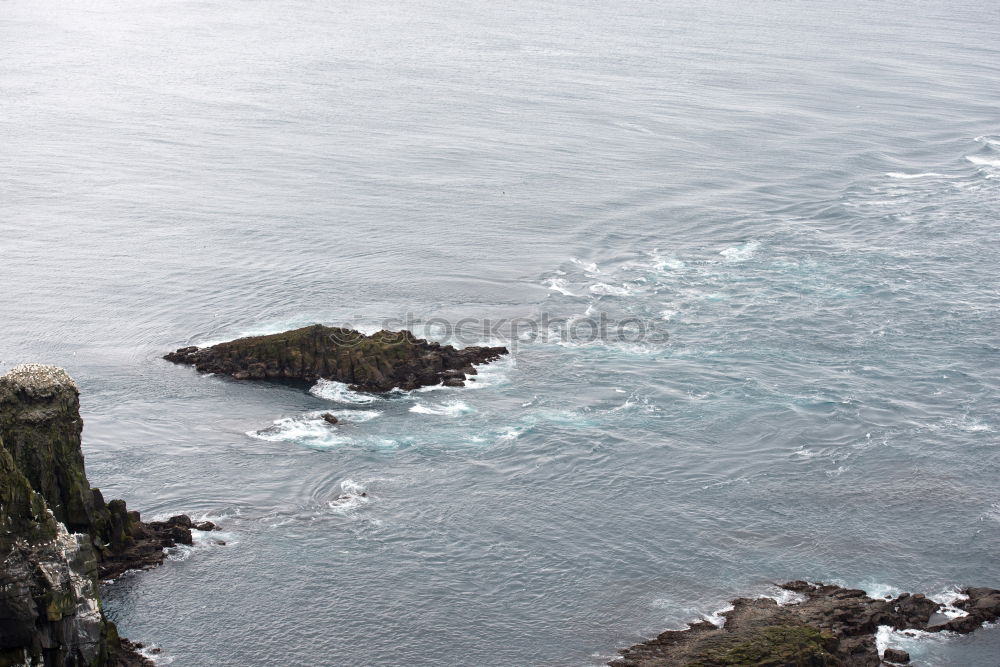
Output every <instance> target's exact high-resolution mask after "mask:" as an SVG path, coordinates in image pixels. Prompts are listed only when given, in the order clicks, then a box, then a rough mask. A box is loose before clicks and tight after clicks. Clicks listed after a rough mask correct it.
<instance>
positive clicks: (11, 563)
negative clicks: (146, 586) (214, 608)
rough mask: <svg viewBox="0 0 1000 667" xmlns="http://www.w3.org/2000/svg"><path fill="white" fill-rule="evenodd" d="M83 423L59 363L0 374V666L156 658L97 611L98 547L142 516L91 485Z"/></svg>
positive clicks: (122, 665) (125, 664) (133, 663)
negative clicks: (145, 653) (141, 650)
mask: <svg viewBox="0 0 1000 667" xmlns="http://www.w3.org/2000/svg"><path fill="white" fill-rule="evenodd" d="M81 428H82V422H81V420H80V413H79V392H78V390H77V387H76V384H75V383H74V382H73V380H72V379H71V378H70V377H69V376H68V375H67V374H66V373H65V372H64V371H63V370H61V369H58V368H54V367H51V366H39V365H34V364H31V365H24V366H18V367H16V368H15V369H13V370H12V371H10V372H9V373H7V374H6V375H4V376H2V377H0V630H2V632H0V667H12V666H13V665H18V666H21V665H32V666H34V665H45V666H47V667H48V666H53V667H139V666H143V667H150V666H151V665H152V663H151V662H150V661H148V660H146V659H145V658H143V657H142V656H141V655H139V654H138V653H137V652H136V651H135V650H134V648H133V647H132V645H131V644H129V643H128V642H127V641H126V640H123V639H121V638H120V637H119V636H118V632H117V629H116V628H115V626H114V624H113V623H111V622H110V621H108V620H107V619H106V618H105V617H104V614H103V612H102V611H101V605H100V598H99V595H98V573H99V571H100V569H101V566H102V559H101V554H102V553H104V551H105V550H106V549H113V543H117V544H119V545H121V544H122V543H123V542H124V541H125V540H126V539H127V535H128V534H130V533H131V532H133V531H134V530H135V529H136V524H138V523H139V522H138V517H137V516H133V513H129V512H128V511H127V510H126V509H125V504H124V502H123V501H112V503H111V504H110V506H106V505H105V504H104V500H103V498H101V495H100V492H99V491H97V490H96V489H93V490H92V489H91V488H90V484H89V483H88V481H87V475H86V472H85V470H84V465H83V452H82V450H81V448H80V431H81ZM113 532H114V533H116V535H118V537H116V538H115V539H113V540H112V539H111V536H112V533H113ZM95 545H99V546H101V550H98V549H96V548H95ZM105 545H106V546H105ZM157 548H158V549H159V546H158V545H157ZM160 551H161V552H162V549H160Z"/></svg>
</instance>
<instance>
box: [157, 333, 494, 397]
mask: <svg viewBox="0 0 1000 667" xmlns="http://www.w3.org/2000/svg"><path fill="white" fill-rule="evenodd" d="M507 352H508V351H507V348H505V347H466V348H462V349H456V348H454V347H452V346H451V345H442V344H440V343H433V342H429V341H426V340H424V339H422V338H417V337H415V336H414V335H413V334H412V333H410V332H409V331H379V332H377V333H374V334H372V335H370V336H367V335H365V334H363V333H360V332H358V331H354V330H353V329H342V328H338V327H326V326H323V325H321V324H314V325H312V326H308V327H304V328H302V329H295V330H293V331H286V332H284V333H278V334H272V335H269V336H252V337H249V338H239V339H237V340H233V341H229V342H227V343H219V344H218V345H213V346H211V347H206V348H198V347H184V348H181V349H179V350H177V351H176V352H171V353H170V354H167V355H166V356H165V357H164V359H167V360H168V361H173V362H175V363H180V364H190V365H193V366H194V367H195V368H196V369H198V370H199V371H201V372H203V373H218V374H221V375H229V376H231V377H234V378H236V379H238V380H247V379H253V380H263V379H272V380H275V379H294V380H304V381H306V382H315V381H316V380H318V379H320V378H323V379H326V380H336V381H338V382H345V383H347V384H348V385H350V387H351V389H354V390H356V391H370V392H386V391H390V390H392V389H396V388H399V389H407V390H408V389H416V388H417V387H423V386H427V385H434V384H441V383H442V382H445V383H446V384H449V385H451V386H461V383H462V382H463V381H464V380H465V379H466V375H469V374H474V373H475V367H474V366H473V364H485V363H488V362H490V361H494V360H496V359H498V358H500V357H501V356H502V355H504V354H507ZM470 369H471V371H470Z"/></svg>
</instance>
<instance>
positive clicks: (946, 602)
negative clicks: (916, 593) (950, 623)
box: [927, 587, 969, 618]
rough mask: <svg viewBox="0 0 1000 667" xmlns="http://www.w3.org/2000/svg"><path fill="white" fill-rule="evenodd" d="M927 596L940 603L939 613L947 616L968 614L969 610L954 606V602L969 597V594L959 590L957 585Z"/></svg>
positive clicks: (955, 616) (958, 616) (954, 616)
mask: <svg viewBox="0 0 1000 667" xmlns="http://www.w3.org/2000/svg"><path fill="white" fill-rule="evenodd" d="M927 597H929V598H930V599H931V600H934V601H935V602H937V603H938V604H940V605H942V609H941V613H942V614H944V615H945V616H947V617H948V618H961V617H963V616H968V615H969V612H967V611H965V610H964V609H959V608H958V607H956V606H955V603H956V602H961V601H963V600H968V599H969V596H968V595H965V594H964V593H962V592H961V591H959V590H958V588H957V587H954V588H950V589H948V590H946V591H942V592H940V593H935V594H934V595H928V596H927Z"/></svg>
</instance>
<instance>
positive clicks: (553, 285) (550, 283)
mask: <svg viewBox="0 0 1000 667" xmlns="http://www.w3.org/2000/svg"><path fill="white" fill-rule="evenodd" d="M543 284H544V285H545V286H546V287H548V288H549V289H550V290H552V291H553V292H559V293H560V294H565V295H566V296H576V294H574V293H573V292H571V291H569V287H567V282H566V279H565V278H546V279H545V280H544V281H543Z"/></svg>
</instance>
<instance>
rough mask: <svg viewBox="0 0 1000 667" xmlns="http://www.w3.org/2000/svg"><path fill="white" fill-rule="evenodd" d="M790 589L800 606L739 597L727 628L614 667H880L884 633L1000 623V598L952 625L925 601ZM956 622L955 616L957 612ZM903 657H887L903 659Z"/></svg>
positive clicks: (662, 638) (971, 603) (703, 628)
mask: <svg viewBox="0 0 1000 667" xmlns="http://www.w3.org/2000/svg"><path fill="white" fill-rule="evenodd" d="M782 588H784V589H786V590H789V591H793V592H795V593H798V594H800V595H801V597H802V599H801V600H800V601H799V602H796V603H793V604H786V605H779V604H778V603H777V602H775V601H774V600H772V599H770V598H739V599H737V600H734V601H733V608H732V610H730V611H727V612H724V613H723V614H722V617H723V618H724V619H725V622H724V624H723V625H722V627H719V626H716V625H714V624H712V623H709V622H707V621H701V622H698V623H695V624H693V625H691V626H690V627H688V628H687V629H686V630H668V631H667V632H664V633H661V634H660V635H658V636H657V637H655V638H654V639H651V640H649V641H647V642H643V643H641V644H637V645H635V646H633V647H631V648H628V649H625V650H623V651H621V653H622V657H620V658H618V659H616V660H614V661H612V662H611V663H609V664H610V665H613V666H614V667H732V666H739V665H746V666H749V665H756V666H762V665H767V666H770V667H878V666H879V665H880V664H882V657H881V656H879V653H878V649H877V647H876V644H875V633H876V632H877V631H878V629H879V626H883V625H885V626H889V627H891V628H895V629H898V630H906V629H916V630H926V631H928V632H938V631H942V630H951V631H955V632H972V631H973V630H975V629H976V628H978V627H980V626H981V625H982V624H983V623H987V622H992V621H996V620H997V619H1000V591H998V590H995V589H992V588H969V589H966V590H964V591H963V593H964V595H965V599H964V600H963V601H960V602H958V603H956V604H955V606H956V607H957V608H958V609H960V610H964V612H965V613H966V614H967V615H966V616H959V617H958V618H951V617H949V615H947V614H944V613H942V612H943V611H944V608H943V606H942V605H940V604H938V603H937V602H934V601H933V600H930V599H929V598H927V597H925V596H923V595H920V594H915V595H909V594H903V595H901V596H899V597H898V598H895V599H877V598H871V597H868V595H867V594H866V593H865V592H864V591H861V590H854V589H847V588H841V587H839V586H828V585H822V584H810V583H806V582H803V581H793V582H790V583H787V584H785V585H784V586H782ZM951 616H955V612H954V611H953V612H952V614H951ZM901 655H905V654H904V652H902V651H898V652H897V651H892V652H889V651H887V652H886V656H885V657H886V658H887V659H892V658H896V659H899V658H900V657H901Z"/></svg>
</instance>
